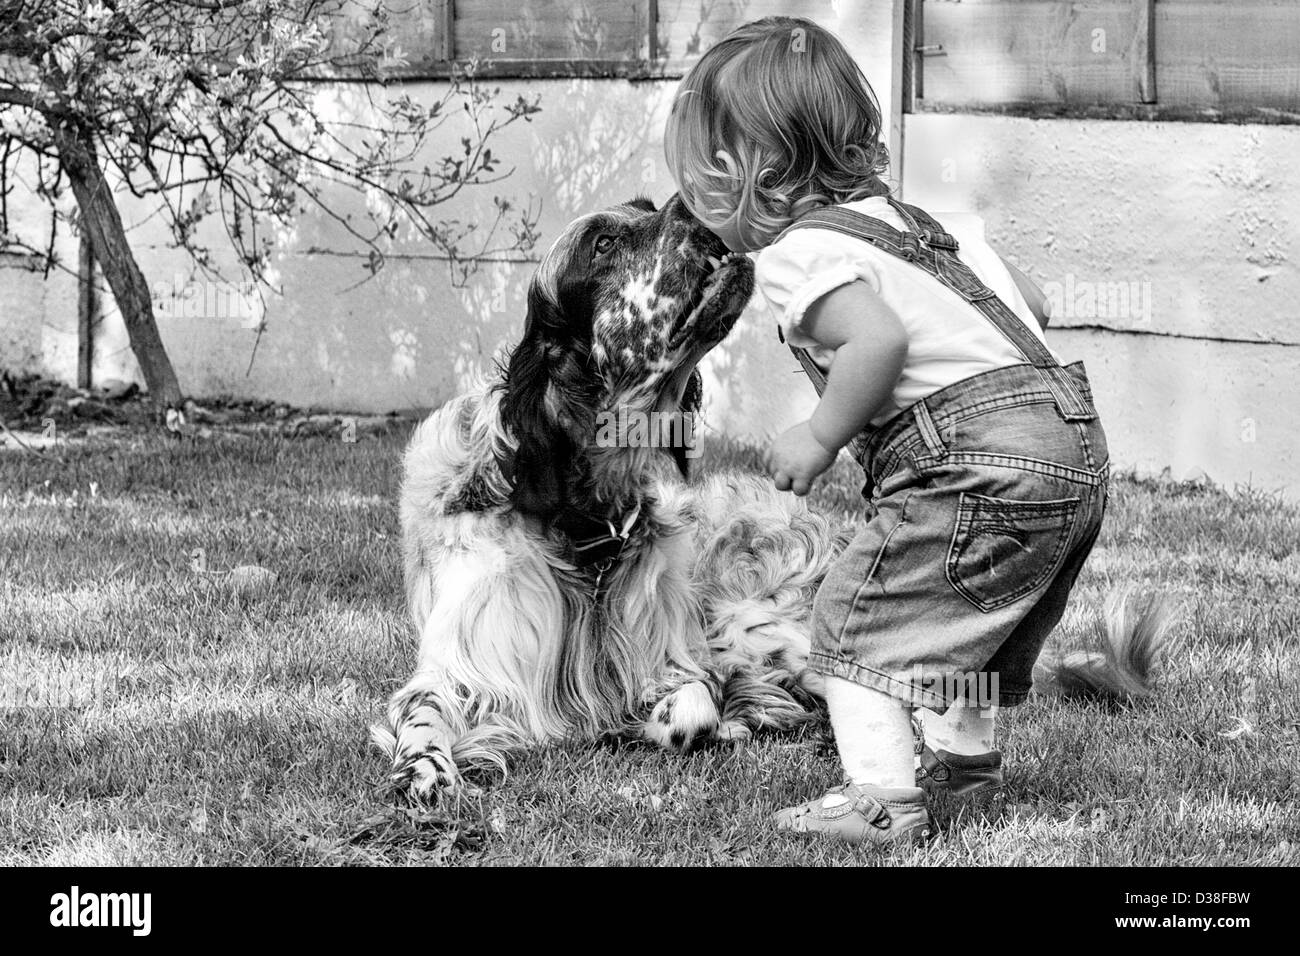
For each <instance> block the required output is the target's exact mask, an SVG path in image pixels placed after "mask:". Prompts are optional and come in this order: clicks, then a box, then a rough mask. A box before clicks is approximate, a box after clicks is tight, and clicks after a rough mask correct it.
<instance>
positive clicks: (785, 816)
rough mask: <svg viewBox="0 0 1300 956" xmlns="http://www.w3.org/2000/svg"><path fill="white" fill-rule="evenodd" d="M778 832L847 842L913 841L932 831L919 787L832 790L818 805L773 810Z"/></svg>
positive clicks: (854, 786) (815, 802)
mask: <svg viewBox="0 0 1300 956" xmlns="http://www.w3.org/2000/svg"><path fill="white" fill-rule="evenodd" d="M772 820H773V822H774V823H775V824H776V827H777V829H778V830H791V831H793V832H795V833H829V834H831V835H833V836H836V837H838V838H840V839H841V840H845V841H846V842H848V843H875V844H880V845H884V844H887V843H896V842H899V841H902V842H919V841H921V840H925V839H926V838H928V837H929V836H930V833H931V832H932V830H933V827H932V826H931V823H930V814H929V811H928V810H926V808H925V796H924V794H923V792H922V791H921V789H920V788H919V787H897V788H893V789H886V788H884V787H870V786H858V785H857V784H852V783H846V784H844V785H843V786H841V787H832V788H831V789H830V790H829V791H827V793H826V795H825V796H823V797H822V798H821V799H819V800H810V801H808V802H807V803H801V804H799V805H798V806H795V807H787V808H785V809H784V810H780V811H778V812H777V813H776V814H775V815H774V816H773V817H772Z"/></svg>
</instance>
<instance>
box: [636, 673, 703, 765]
mask: <svg viewBox="0 0 1300 956" xmlns="http://www.w3.org/2000/svg"><path fill="white" fill-rule="evenodd" d="M719 720H720V718H719V715H718V707H717V704H715V703H714V701H713V695H712V694H711V693H709V688H708V687H707V686H705V684H704V683H703V682H701V681H690V682H689V683H686V684H682V685H681V686H680V687H678V688H677V689H676V690H674V691H672V692H671V693H669V694H668V695H666V696H665V697H664V699H663V700H661V701H659V703H657V704H656V705H655V708H654V710H653V711H651V713H650V719H649V720H647V721H646V722H645V723H644V724H643V725H642V733H643V734H644V735H645V737H646V738H647V739H648V740H652V741H654V742H655V743H657V744H658V745H659V746H660V747H663V748H665V749H666V750H674V751H677V752H678V753H684V752H685V751H687V750H690V749H691V747H693V746H694V745H695V744H696V743H698V742H699V741H701V740H706V739H708V738H710V737H712V736H714V734H715V733H716V731H717V729H718V724H719Z"/></svg>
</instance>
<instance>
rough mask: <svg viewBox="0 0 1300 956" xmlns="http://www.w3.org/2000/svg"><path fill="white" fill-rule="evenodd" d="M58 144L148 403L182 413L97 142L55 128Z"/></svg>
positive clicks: (146, 289) (150, 303) (173, 376)
mask: <svg viewBox="0 0 1300 956" xmlns="http://www.w3.org/2000/svg"><path fill="white" fill-rule="evenodd" d="M50 125H51V128H52V129H53V132H54V142H55V144H56V145H57V147H58V150H59V159H60V160H62V162H63V171H64V172H65V173H67V176H68V181H69V182H70V183H71V184H72V193H73V195H74V196H76V197H77V205H78V206H79V207H80V208H81V228H82V229H83V230H85V232H86V234H87V235H88V236H89V237H90V243H91V247H92V248H93V249H94V252H95V258H96V259H97V260H98V261H99V266H100V269H102V270H103V273H104V278H105V280H107V282H108V286H109V288H110V289H112V290H113V297H114V298H115V299H116V300H117V307H118V309H119V310H121V312H122V321H123V322H124V323H125V324H126V332H127V336H128V337H129V339H130V341H131V351H132V352H134V353H135V358H136V361H137V362H139V363H140V371H141V372H143V373H144V381H145V384H146V386H148V388H149V398H150V400H151V401H152V402H153V404H154V406H155V407H156V408H159V409H165V408H173V407H179V406H180V404H181V399H182V395H181V386H180V382H179V381H178V380H177V378H176V371H175V369H173V368H172V363H171V359H170V358H168V357H167V350H166V349H165V348H164V347H163V343H162V337H161V336H159V334H158V323H157V322H156V321H154V314H153V298H152V297H151V296H150V295H149V284H148V283H147V282H145V278H144V273H142V272H141V271H140V266H139V265H138V264H137V263H136V261H135V256H134V255H132V253H131V247H130V245H128V243H127V240H126V231H125V230H124V229H123V228H122V217H121V215H120V214H119V213H118V211H117V203H116V202H115V201H114V199H113V192H112V190H111V189H109V186H108V181H107V180H106V179H105V178H104V172H103V170H101V169H100V168H99V161H98V159H97V158H96V156H95V147H94V142H93V141H92V140H90V139H89V138H88V137H86V136H84V135H82V134H81V133H80V132H79V131H78V130H77V129H76V128H75V127H72V126H70V125H66V124H60V123H57V122H52V123H51V124H50Z"/></svg>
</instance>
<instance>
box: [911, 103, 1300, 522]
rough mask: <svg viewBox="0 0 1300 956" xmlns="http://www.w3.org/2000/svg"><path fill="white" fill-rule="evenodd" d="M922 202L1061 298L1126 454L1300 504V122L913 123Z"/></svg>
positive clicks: (1123, 459) (1061, 321) (1079, 353)
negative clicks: (961, 212)
mask: <svg viewBox="0 0 1300 956" xmlns="http://www.w3.org/2000/svg"><path fill="white" fill-rule="evenodd" d="M905 136H906V148H905V167H904V182H905V193H906V197H907V199H908V200H909V201H911V202H916V203H918V204H920V205H922V206H926V207H928V208H931V209H935V210H939V209H973V210H975V211H977V212H979V213H981V214H982V215H983V216H984V217H985V219H986V221H987V226H988V236H989V240H990V241H991V242H992V243H993V244H994V246H995V247H997V248H998V249H999V250H1000V251H1001V252H1002V254H1003V255H1004V256H1006V257H1007V258H1009V259H1010V260H1012V261H1013V262H1015V263H1016V264H1017V265H1018V266H1019V267H1020V268H1021V269H1023V270H1024V271H1025V272H1026V273H1028V274H1029V275H1030V276H1031V277H1032V278H1034V279H1035V280H1036V281H1038V282H1039V284H1040V285H1042V286H1043V287H1044V288H1045V289H1046V290H1047V291H1048V293H1049V296H1051V297H1052V299H1053V305H1054V307H1055V311H1056V315H1055V317H1054V319H1053V322H1052V326H1053V328H1054V329H1055V330H1056V331H1055V332H1054V333H1053V343H1054V345H1055V346H1056V347H1057V348H1058V350H1060V351H1063V352H1065V353H1066V354H1068V355H1069V356H1071V357H1076V358H1082V359H1084V361H1085V362H1086V364H1087V366H1088V369H1089V371H1090V374H1091V377H1092V380H1093V385H1094V387H1095V389H1096V391H1097V395H1098V403H1099V406H1100V409H1101V412H1102V414H1103V416H1104V419H1105V422H1106V425H1107V429H1108V432H1109V435H1110V439H1111V445H1112V452H1113V454H1114V456H1115V459H1116V460H1117V461H1118V462H1119V463H1121V464H1123V465H1125V466H1136V467H1138V468H1139V469H1140V470H1143V471H1159V470H1161V469H1162V468H1164V467H1166V466H1167V467H1169V468H1170V469H1171V471H1172V473H1173V475H1174V476H1175V477H1191V476H1197V475H1200V474H1205V475H1208V476H1209V477H1210V478H1212V479H1213V480H1215V481H1216V482H1219V483H1222V484H1225V485H1228V486H1232V485H1234V484H1238V483H1241V484H1251V485H1254V486H1256V487H1262V488H1265V489H1270V490H1272V489H1284V490H1285V491H1286V492H1287V493H1288V494H1289V495H1290V496H1292V497H1294V496H1297V495H1300V427H1297V424H1296V418H1295V414H1296V410H1297V409H1300V305H1298V304H1300V169H1297V167H1296V165H1295V163H1294V161H1293V159H1292V157H1294V156H1296V155H1297V151H1300V127H1296V126H1237V125H1213V124H1205V123H1146V122H1114V121H1075V120H1059V119H1051V120H1031V119H1017V118H1004V117H990V116H961V115H951V116H949V115H933V114H930V115H927V114H919V115H911V116H908V117H907V123H906V132H905Z"/></svg>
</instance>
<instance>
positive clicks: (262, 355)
mask: <svg viewBox="0 0 1300 956" xmlns="http://www.w3.org/2000/svg"><path fill="white" fill-rule="evenodd" d="M900 6H901V5H900V4H899V3H898V2H897V0H883V2H879V0H878V2H870V0H861V2H857V3H852V2H841V3H840V4H838V7H837V8H833V7H832V5H831V4H829V3H828V4H827V12H826V16H825V17H824V18H823V19H824V21H825V22H826V23H827V25H829V26H831V27H832V28H833V29H836V30H837V32H839V33H840V34H841V35H842V36H843V37H844V38H845V41H846V42H847V43H848V44H849V45H850V47H851V48H852V50H853V52H854V54H855V56H856V57H857V58H858V59H859V62H861V63H862V64H863V67H864V70H865V71H866V72H867V74H868V77H869V79H870V80H871V82H872V84H873V86H874V87H875V89H876V91H877V94H878V96H879V98H880V100H881V105H882V109H883V112H884V114H885V115H886V116H887V117H889V129H890V133H889V137H888V139H889V145H890V146H891V148H892V149H893V150H894V153H895V160H896V166H895V170H896V171H895V179H896V180H897V184H898V185H900V186H901V187H902V188H903V191H904V195H905V196H906V198H907V199H909V200H910V201H913V202H918V203H920V204H922V205H924V206H927V207H928V208H930V209H932V210H933V211H935V212H940V211H943V210H974V211H977V212H979V213H981V214H982V215H984V216H985V218H986V219H987V221H988V230H989V237H990V240H991V241H992V242H993V243H994V244H995V246H997V247H998V248H999V249H1000V250H1001V251H1003V253H1004V255H1006V256H1007V257H1008V258H1010V259H1012V260H1013V261H1015V262H1017V263H1018V264H1019V265H1020V266H1021V268H1023V269H1025V271H1026V272H1028V273H1029V274H1030V275H1031V276H1033V277H1034V278H1035V279H1037V280H1038V281H1040V282H1041V283H1043V284H1044V285H1045V286H1046V287H1047V289H1048V291H1049V293H1052V294H1053V296H1054V297H1055V299H1056V300H1057V304H1058V309H1057V316H1056V318H1055V320H1054V322H1053V325H1054V328H1055V331H1054V332H1053V341H1054V344H1055V345H1056V347H1057V348H1058V349H1059V350H1060V351H1062V352H1064V353H1065V354H1066V355H1067V356H1070V357H1082V358H1084V359H1085V360H1086V361H1087V363H1088V366H1089V369H1090V371H1091V373H1092V375H1093V379H1094V384H1095V385H1096V387H1097V391H1098V393H1099V397H1100V403H1101V407H1102V411H1103V414H1104V415H1105V416H1106V421H1107V425H1108V428H1109V431H1110V434H1111V438H1112V443H1113V446H1114V449H1113V450H1114V454H1115V459H1116V462H1117V463H1118V464H1119V465H1120V466H1123V467H1138V468H1140V469H1141V470H1143V471H1159V470H1161V469H1162V468H1164V467H1166V466H1168V467H1170V468H1171V470H1172V472H1173V474H1174V475H1175V476H1176V477H1184V476H1188V475H1192V474H1199V473H1205V474H1208V475H1209V476H1210V477H1211V478H1213V479H1215V480H1216V481H1220V482H1223V483H1226V484H1229V485H1231V484H1233V483H1235V482H1246V481H1249V482H1252V483H1254V484H1255V485H1260V486H1264V487H1267V488H1285V489H1286V490H1287V491H1288V493H1289V494H1291V495H1292V496H1295V495H1297V494H1300V483H1298V482H1300V477H1297V472H1298V471H1300V469H1297V467H1296V466H1297V453H1298V448H1297V445H1298V444H1300V429H1297V428H1296V427H1295V426H1294V425H1293V424H1292V422H1291V421H1290V420H1289V415H1290V412H1291V410H1293V409H1295V408H1297V407H1300V402H1298V401H1297V399H1300V391H1298V390H1300V384H1297V383H1300V375H1297V374H1296V373H1297V372H1300V367H1298V365H1297V357H1298V356H1300V351H1297V349H1296V344H1297V342H1300V319H1298V318H1297V309H1296V305H1295V303H1297V302H1300V273H1298V272H1297V265H1296V255H1297V249H1296V248H1295V246H1296V242H1297V238H1296V237H1297V231H1298V226H1300V223H1298V222H1297V219H1300V172H1298V171H1297V170H1296V168H1295V167H1294V165H1291V164H1290V160H1291V157H1293V156H1295V155H1297V150H1298V148H1300V128H1297V127H1257V126H1228V125H1211V124H1169V123H1140V122H1132V123H1125V122H1093V121H1089V122H1083V121H1074V120H1041V121H1035V120H1028V119H1013V118H997V117H986V116H939V115H927V114H921V115H909V116H907V117H902V116H901V114H900V112H899V106H898V96H897V91H898V84H899V71H900V65H901V29H900V21H899V19H898V10H899V9H900ZM500 85H501V87H502V94H503V96H505V97H507V98H509V97H512V96H513V95H514V94H515V93H517V92H523V93H530V92H536V93H539V94H540V95H541V102H542V106H543V112H542V113H541V114H540V115H539V116H537V117H536V118H535V119H534V120H533V122H532V123H530V124H527V125H522V124H521V125H519V126H517V127H514V128H512V129H511V130H509V131H507V133H506V134H505V135H504V136H503V138H502V139H501V141H500V142H499V144H498V146H497V147H496V149H495V151H496V152H497V153H498V154H499V155H500V156H501V157H502V158H503V159H504V161H505V162H506V163H508V164H513V165H514V166H515V167H516V172H515V173H514V175H513V176H512V177H511V178H510V179H509V180H507V181H506V182H505V183H504V184H502V185H501V186H500V187H499V191H501V192H502V193H504V194H506V195H510V196H513V197H516V198H519V199H523V198H526V197H528V196H530V195H531V196H533V197H535V198H536V199H538V200H539V201H540V202H541V203H542V210H543V212H542V220H541V232H542V241H541V244H540V245H541V248H545V246H546V245H547V244H548V243H549V242H550V240H551V238H553V237H554V235H555V234H556V233H557V232H558V230H559V229H560V228H561V227H562V226H563V225H564V224H565V223H566V222H568V221H569V219H571V218H572V217H573V216H575V215H578V214H580V213H583V212H586V211H588V210H590V209H593V208H597V207H599V206H602V205H607V204H610V203H614V202H619V201H621V200H623V199H626V198H628V197H629V196H630V195H633V194H635V193H643V194H646V195H648V196H650V197H651V198H652V199H654V200H656V201H662V200H664V199H665V198H667V196H669V195H670V194H671V193H672V191H673V189H674V187H673V184H672V181H671V177H670V176H669V174H668V170H667V168H666V166H665V164H664V162H663V151H662V142H661V136H662V129H663V124H664V120H665V117H666V111H667V108H668V105H669V103H670V100H671V96H672V93H673V90H674V88H675V86H676V84H675V82H642V83H629V82H625V81H621V80H554V81H527V82H510V81H504V82H502V83H501V84H500ZM438 90H439V86H438V85H436V84H432V83H429V84H415V86H414V93H415V94H416V95H419V96H422V97H425V98H429V99H431V98H432V97H434V96H435V95H437V93H438ZM376 94H378V91H376ZM323 108H324V109H325V110H326V111H327V112H328V113H330V114H332V115H337V116H340V117H342V116H349V115H356V114H357V113H359V112H362V111H364V109H365V106H364V98H363V96H362V91H360V90H359V89H358V88H356V87H350V86H341V87H339V88H337V89H335V90H333V92H332V95H331V96H330V97H328V98H327V102H326V103H325V104H323ZM904 120H905V122H904ZM458 136H459V132H458V131H456V130H450V131H449V132H448V137H449V139H448V141H449V142H453V143H454V142H455V141H456V139H457V138H458ZM22 201H23V200H22V199H21V198H18V199H15V198H13V197H11V208H13V204H14V203H15V202H22ZM344 204H345V206H346V208H348V209H349V210H350V211H352V212H354V213H355V214H362V213H363V212H364V200H363V199H362V198H361V197H346V198H345V202H344ZM489 209H491V192H490V191H486V190H485V191H481V192H478V193H469V194H466V198H465V199H464V200H457V201H456V202H455V203H453V204H449V205H448V206H447V207H445V212H446V214H447V215H448V216H458V217H461V218H469V217H474V216H477V215H481V214H482V213H483V212H484V211H486V210H489ZM125 210H126V218H127V220H128V222H129V223H131V224H132V232H131V236H132V240H133V242H134V243H135V245H136V248H137V249H138V250H139V257H140V259H141V263H142V266H143V267H144V269H145V272H146V275H147V277H148V278H149V280H150V282H151V283H153V284H155V285H156V286H157V287H158V288H159V289H160V291H161V290H166V289H171V290H173V293H174V294H173V293H169V294H167V295H164V296H162V297H161V299H160V305H161V307H162V311H163V313H164V314H162V315H160V319H159V322H160V326H161V330H162V334H163V337H164V340H165V342H166V343H167V345H168V348H169V350H170V352H171V354H172V357H173V360H174V361H175V363H176V365H177V369H178V372H179V374H180V376H181V381H182V385H183V387H184V388H185V389H186V390H187V391H188V392H189V393H190V394H193V395H197V396H205V395H217V394H233V395H237V396H245V397H258V398H274V399H278V400H282V401H288V402H292V403H295V404H301V405H322V406H328V407H331V408H337V409H347V410H356V411H386V410H389V409H394V408H405V407H411V406H430V405H435V404H437V403H439V402H442V401H444V400H446V399H447V398H448V397H450V396H451V395H453V394H455V393H456V391H457V390H458V389H460V388H461V387H463V385H464V383H465V382H466V380H467V379H468V377H470V376H471V375H473V374H475V373H477V372H479V371H483V370H487V369H489V368H490V367H491V362H492V357H493V355H494V353H495V351H496V350H497V349H498V348H499V347H500V346H501V345H502V344H505V343H509V342H511V341H513V340H514V339H515V338H516V337H517V335H518V332H519V329H520V327H521V323H522V318H523V294H524V289H525V286H526V282H527V279H528V277H529V276H530V274H531V272H532V268H533V263H532V262H531V261H527V260H525V261H521V262H515V263H510V262H495V263H488V264H485V265H484V266H483V268H482V270H481V271H480V273H479V274H478V275H477V276H476V277H475V278H474V279H473V280H472V281H471V282H470V283H469V284H468V285H467V286H466V287H464V288H456V287H454V286H453V285H452V283H451V281H450V274H449V272H448V269H447V267H446V263H444V262H441V261H438V260H436V259H432V258H429V257H428V254H427V253H428V250H427V247H425V246H423V245H421V244H420V243H418V242H417V241H415V240H413V239H412V238H411V237H409V236H399V237H398V238H397V239H396V240H394V241H393V242H392V244H391V247H390V248H389V249H388V252H389V262H388V265H387V267H386V268H385V269H383V270H382V271H381V272H379V274H378V275H377V276H376V277H374V278H372V279H370V280H368V281H362V280H364V279H365V277H366V275H367V273H366V271H365V270H364V269H363V258H362V257H361V256H360V250H359V249H358V248H357V247H356V244H355V243H352V242H350V241H348V239H347V237H346V236H344V235H343V234H342V231H341V230H340V229H339V228H338V227H337V226H336V225H335V224H334V223H332V222H331V221H330V220H329V219H328V218H327V217H325V216H324V215H322V214H320V213H315V212H312V213H308V214H307V215H305V216H303V217H302V218H301V220H300V221H299V222H298V223H297V225H296V227H295V228H294V229H293V230H292V231H290V232H287V233H285V234H283V235H279V236H277V242H276V250H277V251H276V256H275V269H276V282H277V285H278V287H279V288H280V294H279V295H270V296H268V297H267V298H266V300H265V303H263V302H262V301H261V300H260V299H259V298H258V297H257V296H256V295H253V296H249V295H248V294H247V290H246V289H244V288H242V287H241V285H240V280H241V278H242V277H241V276H240V274H239V272H238V269H236V268H235V267H234V266H233V264H232V263H231V262H230V261H229V257H228V256H226V257H225V261H224V265H225V271H226V273H227V275H228V276H229V278H230V279H231V280H232V281H231V282H230V283H229V284H227V285H222V284H219V283H213V282H210V281H204V280H200V279H199V278H198V277H196V276H194V275H193V270H192V266H191V265H190V263H189V262H188V261H187V260H186V259H185V258H184V257H182V256H180V255H179V254H177V253H176V252H175V251H174V250H171V249H169V248H168V246H167V241H166V238H167V237H166V236H165V234H164V233H163V232H162V231H161V230H160V229H159V223H158V221H157V219H156V218H154V217H152V215H151V213H152V210H151V209H149V208H148V207H142V206H137V205H132V204H127V205H126V206H125ZM16 221H19V222H21V223H23V225H24V237H25V238H27V239H28V240H29V241H31V242H33V243H42V242H44V238H45V236H47V235H48V218H47V217H46V215H45V214H44V212H43V211H42V210H41V208H40V207H39V205H38V204H36V203H34V202H33V201H31V200H30V197H28V211H27V213H26V214H25V215H24V216H22V217H18V218H17V219H16ZM211 239H212V244H213V248H214V249H218V250H220V249H222V248H224V247H223V244H222V240H221V237H220V236H219V235H217V234H215V233H213V234H212V235H211ZM61 248H62V250H63V254H64V256H65V261H67V262H70V263H75V258H76V255H75V253H76V247H75V241H74V240H72V239H70V238H68V239H64V240H62V247H61ZM534 258H535V257H534ZM218 259H219V261H220V260H221V257H220V256H219V257H218ZM10 266H12V263H6V262H4V261H0V364H5V365H8V366H15V365H16V366H18V367H20V368H32V369H35V368H40V369H42V370H45V371H47V372H49V373H52V374H56V375H58V376H59V377H61V378H64V379H67V380H72V379H73V378H74V377H75V367H76V336H75V330H76V288H75V283H73V282H72V281H71V280H70V279H69V278H68V277H66V276H60V275H55V276H54V277H52V278H51V279H50V281H49V282H47V283H42V282H40V281H39V277H34V276H32V275H31V274H29V273H23V272H19V271H15V270H14V269H13V268H11V267H10ZM1118 284H1122V285H1118ZM187 296H188V298H187ZM1090 296H1091V298H1090ZM106 309H107V313H106V315H105V318H104V321H103V322H102V324H101V328H100V330H99V332H98V335H97V342H96V362H95V375H96V376H97V377H98V378H99V379H101V380H102V379H103V378H107V377H130V376H134V375H136V374H137V373H136V369H135V367H134V360H133V358H132V357H131V354H130V351H129V348H127V346H126V339H125V334H124V332H123V330H122V328H121V324H120V320H119V319H118V318H117V317H116V316H115V315H114V314H113V312H112V304H111V300H110V301H109V302H108V303H107V305H106ZM263 319H265V329H264V332H263V334H262V337H261V340H260V342H258V341H257V331H256V329H257V326H258V324H259V323H260V322H261V321H262V320H263ZM34 330H35V331H34ZM1224 340H1230V341H1224ZM255 343H256V349H257V351H256V357H255V359H253V350H254V345H255ZM250 360H251V368H250ZM705 371H706V377H707V379H708V388H707V394H708V399H707V405H706V414H707V423H708V425H709V426H710V427H713V428H716V429H719V430H721V431H725V432H727V433H730V434H734V435H738V436H747V437H750V438H762V437H765V436H767V435H770V434H771V433H773V432H774V431H776V430H778V429H780V428H783V427H785V426H787V425H789V424H792V423H793V422H795V421H798V420H800V419H801V418H802V417H803V416H805V415H806V414H807V413H808V412H809V411H810V410H811V408H812V405H813V402H814V396H813V393H812V390H811V388H810V387H809V386H808V384H807V382H806V380H805V379H804V378H803V377H802V375H801V374H799V372H798V367H797V364H796V363H795V362H794V361H793V359H792V358H791V357H790V355H789V353H788V351H787V350H786V349H785V347H784V346H782V345H781V344H780V343H779V342H778V341H777V339H776V336H775V331H774V329H773V328H772V327H771V324H770V322H768V321H767V320H766V317H764V316H759V315H757V314H754V313H752V312H751V313H747V314H746V316H744V317H743V318H742V320H741V322H740V323H739V325H738V327H737V329H736V331H735V332H734V333H733V334H732V336H731V337H729V339H728V340H727V341H726V342H724V343H723V344H722V345H721V346H720V347H719V348H718V349H717V350H715V351H714V352H713V353H712V354H711V355H710V356H709V357H708V358H706V360H705Z"/></svg>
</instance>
